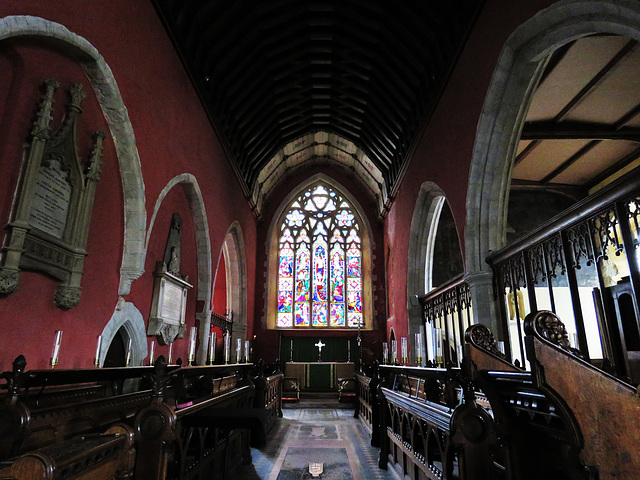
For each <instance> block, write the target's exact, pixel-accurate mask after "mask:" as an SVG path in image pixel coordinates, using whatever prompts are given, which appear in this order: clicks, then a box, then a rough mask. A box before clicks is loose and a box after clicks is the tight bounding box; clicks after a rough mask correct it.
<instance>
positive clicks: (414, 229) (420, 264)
mask: <svg viewBox="0 0 640 480" xmlns="http://www.w3.org/2000/svg"><path fill="white" fill-rule="evenodd" d="M444 202H445V196H444V192H443V191H442V190H441V189H440V187H438V186H437V185H436V184H435V183H432V182H425V183H423V184H422V186H421V187H420V192H419V193H418V199H417V201H416V206H415V207H414V209H413V217H412V218H411V230H410V233H409V257H408V267H407V295H408V296H409V298H408V302H407V309H408V312H409V338H413V334H415V333H420V332H421V330H420V327H421V326H422V308H421V306H420V304H419V303H418V297H419V296H421V295H424V294H425V293H427V292H428V291H429V290H431V282H430V278H431V275H430V272H431V271H432V269H431V267H430V262H431V261H432V258H433V247H434V244H435V238H436V231H437V227H438V219H439V218H440V212H441V211H442V206H443V205H444Z"/></svg>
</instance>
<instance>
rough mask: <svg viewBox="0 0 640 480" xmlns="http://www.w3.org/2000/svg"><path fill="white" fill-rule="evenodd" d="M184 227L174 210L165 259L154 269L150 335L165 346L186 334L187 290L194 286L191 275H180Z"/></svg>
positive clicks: (148, 332)
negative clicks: (191, 283)
mask: <svg viewBox="0 0 640 480" xmlns="http://www.w3.org/2000/svg"><path fill="white" fill-rule="evenodd" d="M181 229H182V221H181V219H180V215H179V214H177V213H174V214H173V216H172V218H171V228H170V229H169V235H168V238H167V246H166V248H165V254H164V259H163V260H162V261H159V262H156V269H155V271H154V272H153V276H154V277H155V280H154V284H153V301H152V303H151V315H150V316H149V329H148V331H147V335H155V336H156V337H157V338H158V342H159V343H161V344H163V345H166V344H168V343H171V342H173V341H174V340H175V339H176V338H182V336H183V335H184V332H185V330H186V325H185V313H186V308H187V291H188V290H189V289H190V288H193V286H192V285H190V284H189V282H188V280H189V278H188V277H183V276H182V275H181V274H180V253H181V252H180V249H181V239H180V237H181Z"/></svg>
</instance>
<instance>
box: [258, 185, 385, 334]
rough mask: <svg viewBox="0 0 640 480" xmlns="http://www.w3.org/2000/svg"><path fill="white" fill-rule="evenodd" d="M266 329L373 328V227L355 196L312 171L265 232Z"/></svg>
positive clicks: (285, 200)
mask: <svg viewBox="0 0 640 480" xmlns="http://www.w3.org/2000/svg"><path fill="white" fill-rule="evenodd" d="M268 239H269V240H268V254H269V255H268V259H269V260H268V285H267V299H266V300H267V308H266V312H267V319H266V320H267V321H266V323H267V325H266V326H267V328H272V329H273V328H280V329H311V330H316V329H357V328H362V329H371V328H372V304H373V302H372V298H371V233H370V226H369V225H368V222H367V219H366V216H365V215H364V214H363V212H362V208H361V207H360V205H359V203H358V202H357V200H356V199H355V198H354V197H353V196H352V195H351V194H350V193H349V192H348V191H347V190H346V189H345V188H344V187H342V186H341V185H340V184H338V183H337V182H336V181H334V180H333V179H331V178H330V177H328V176H326V175H323V174H318V175H315V176H313V177H311V178H310V179H308V180H307V181H306V182H304V183H302V184H301V185H300V186H299V187H298V188H296V189H295V190H294V191H292V192H291V193H290V194H289V195H288V196H287V197H286V198H285V199H284V200H283V202H282V203H281V204H280V206H279V208H278V210H277V212H276V214H275V215H274V217H273V221H272V222H271V225H270V228H269V233H268Z"/></svg>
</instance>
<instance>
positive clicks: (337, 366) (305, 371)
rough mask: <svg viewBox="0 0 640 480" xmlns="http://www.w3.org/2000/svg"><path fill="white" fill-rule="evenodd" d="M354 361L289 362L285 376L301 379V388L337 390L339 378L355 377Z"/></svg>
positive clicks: (286, 364)
mask: <svg viewBox="0 0 640 480" xmlns="http://www.w3.org/2000/svg"><path fill="white" fill-rule="evenodd" d="M354 371H355V368H354V364H353V362H287V363H285V366H284V376H285V377H297V378H299V379H300V387H301V390H337V389H338V379H339V378H353V375H354Z"/></svg>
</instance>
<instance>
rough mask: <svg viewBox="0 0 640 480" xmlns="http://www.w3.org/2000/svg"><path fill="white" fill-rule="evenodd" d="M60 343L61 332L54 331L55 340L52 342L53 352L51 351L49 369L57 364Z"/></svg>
mask: <svg viewBox="0 0 640 480" xmlns="http://www.w3.org/2000/svg"><path fill="white" fill-rule="evenodd" d="M61 343H62V330H56V338H55V340H54V341H53V350H52V351H51V361H50V364H51V368H53V367H55V366H56V365H57V364H58V355H59V353H60V344H61Z"/></svg>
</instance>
